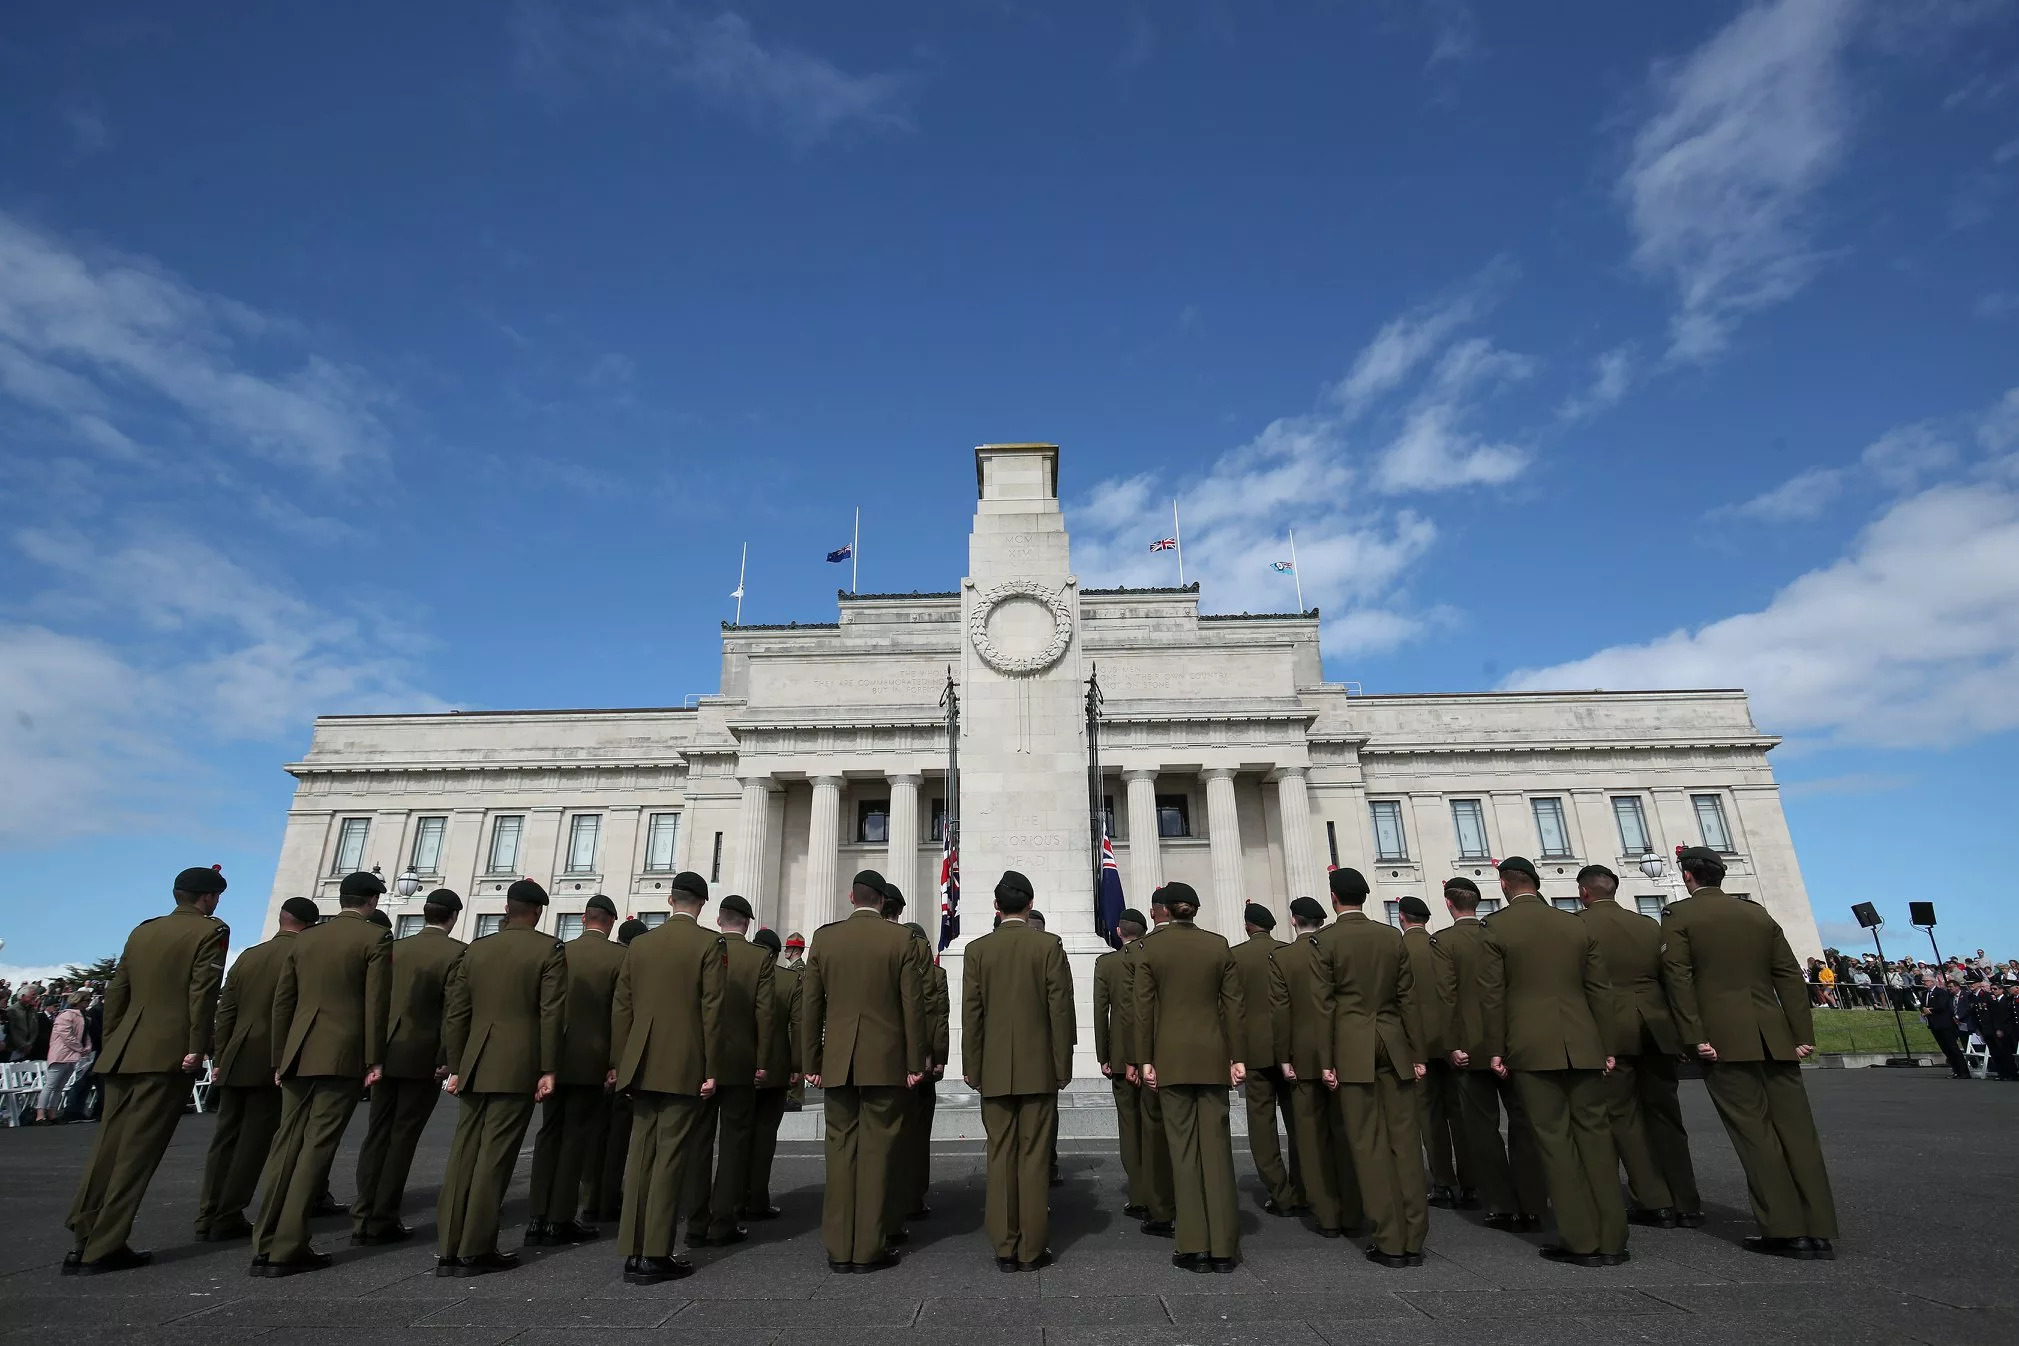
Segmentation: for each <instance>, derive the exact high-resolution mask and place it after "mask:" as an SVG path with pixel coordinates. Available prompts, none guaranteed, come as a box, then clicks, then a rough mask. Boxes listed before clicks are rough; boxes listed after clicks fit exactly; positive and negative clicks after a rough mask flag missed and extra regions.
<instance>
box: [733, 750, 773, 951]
mask: <svg viewBox="0 0 2019 1346" xmlns="http://www.w3.org/2000/svg"><path fill="white" fill-rule="evenodd" d="M741 784H742V787H743V793H742V797H741V799H740V800H739V801H738V805H737V810H736V867H735V868H734V869H733V870H731V871H730V873H731V874H733V875H734V876H735V878H734V882H735V884H736V888H735V889H734V891H737V892H741V893H742V894H743V896H744V898H745V899H746V900H747V901H748V902H749V903H750V907H751V909H752V910H753V911H755V912H756V913H757V924H759V925H764V924H767V923H768V922H770V921H772V920H773V919H775V918H774V917H773V915H772V912H771V895H770V894H769V893H767V892H765V891H764V888H765V883H764V879H765V875H766V871H767V869H768V865H767V864H766V861H768V860H769V859H770V855H771V781H770V779H769V778H768V777H765V776H749V777H745V778H744V779H743V780H742V782H741Z"/></svg>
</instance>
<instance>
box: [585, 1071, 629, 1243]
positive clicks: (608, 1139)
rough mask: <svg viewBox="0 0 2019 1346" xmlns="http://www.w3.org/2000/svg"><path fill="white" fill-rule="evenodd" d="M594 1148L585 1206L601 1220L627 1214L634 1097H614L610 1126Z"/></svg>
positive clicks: (587, 1169)
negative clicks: (626, 1172) (627, 1168)
mask: <svg viewBox="0 0 2019 1346" xmlns="http://www.w3.org/2000/svg"><path fill="white" fill-rule="evenodd" d="M590 1143H591V1145H592V1146H593V1147H594V1148H593V1149H592V1151H591V1153H590V1157H589V1160H588V1163H587V1164H586V1165H585V1166H584V1171H583V1173H582V1209H584V1210H587V1211H593V1212H595V1215H596V1218H597V1219H599V1220H620V1219H622V1218H623V1215H624V1169H625V1166H626V1164H627V1163H628V1162H629V1160H630V1157H631V1096H630V1095H629V1094H612V1095H611V1096H610V1117H609V1125H608V1126H606V1127H605V1128H604V1130H603V1134H602V1135H600V1136H597V1137H594V1138H592V1140H591V1142H590Z"/></svg>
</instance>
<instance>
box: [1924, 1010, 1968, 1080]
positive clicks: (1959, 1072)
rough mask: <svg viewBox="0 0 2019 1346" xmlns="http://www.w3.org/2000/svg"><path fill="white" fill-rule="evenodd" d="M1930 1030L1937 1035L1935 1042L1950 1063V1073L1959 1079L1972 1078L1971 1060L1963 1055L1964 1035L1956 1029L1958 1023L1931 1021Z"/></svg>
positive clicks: (1943, 1056)
mask: <svg viewBox="0 0 2019 1346" xmlns="http://www.w3.org/2000/svg"><path fill="white" fill-rule="evenodd" d="M1928 1031H1929V1032H1930V1033H1933V1034H1934V1035H1935V1043H1936V1045H1937V1046H1939V1047H1940V1048H1941V1049H1942V1058H1943V1059H1944V1060H1946V1061H1947V1062H1948V1063H1949V1073H1950V1074H1951V1075H1954V1076H1955V1077H1956V1078H1957V1079H1959V1080H1967V1079H1969V1078H1970V1062H1969V1060H1968V1058H1966V1057H1965V1056H1964V1055H1963V1035H1962V1034H1960V1033H1958V1032H1957V1031H1956V1025H1955V1024H1954V1023H1953V1022H1951V1023H1948V1024H1938V1023H1932V1022H1931V1023H1930V1024H1929V1025H1928Z"/></svg>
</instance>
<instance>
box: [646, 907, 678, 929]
mask: <svg viewBox="0 0 2019 1346" xmlns="http://www.w3.org/2000/svg"><path fill="white" fill-rule="evenodd" d="M671 914H672V913H671V912H664V911H648V912H645V913H644V914H643V915H641V916H639V918H638V921H639V924H641V925H643V926H644V927H645V928H646V929H647V930H657V929H658V928H659V927H660V926H662V925H664V924H666V918H667V917H668V916H669V915H671Z"/></svg>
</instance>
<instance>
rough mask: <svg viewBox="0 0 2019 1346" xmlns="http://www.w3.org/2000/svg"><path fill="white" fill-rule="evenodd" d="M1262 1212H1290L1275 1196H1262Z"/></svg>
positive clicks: (1268, 1213)
mask: <svg viewBox="0 0 2019 1346" xmlns="http://www.w3.org/2000/svg"><path fill="white" fill-rule="evenodd" d="M1262 1212H1263V1214H1265V1215H1288V1214H1289V1213H1290V1212H1289V1211H1288V1210H1287V1209H1286V1208H1285V1207H1284V1205H1283V1203H1282V1202H1280V1201H1278V1200H1276V1198H1275V1197H1273V1196H1266V1197H1263V1198H1262Z"/></svg>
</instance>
